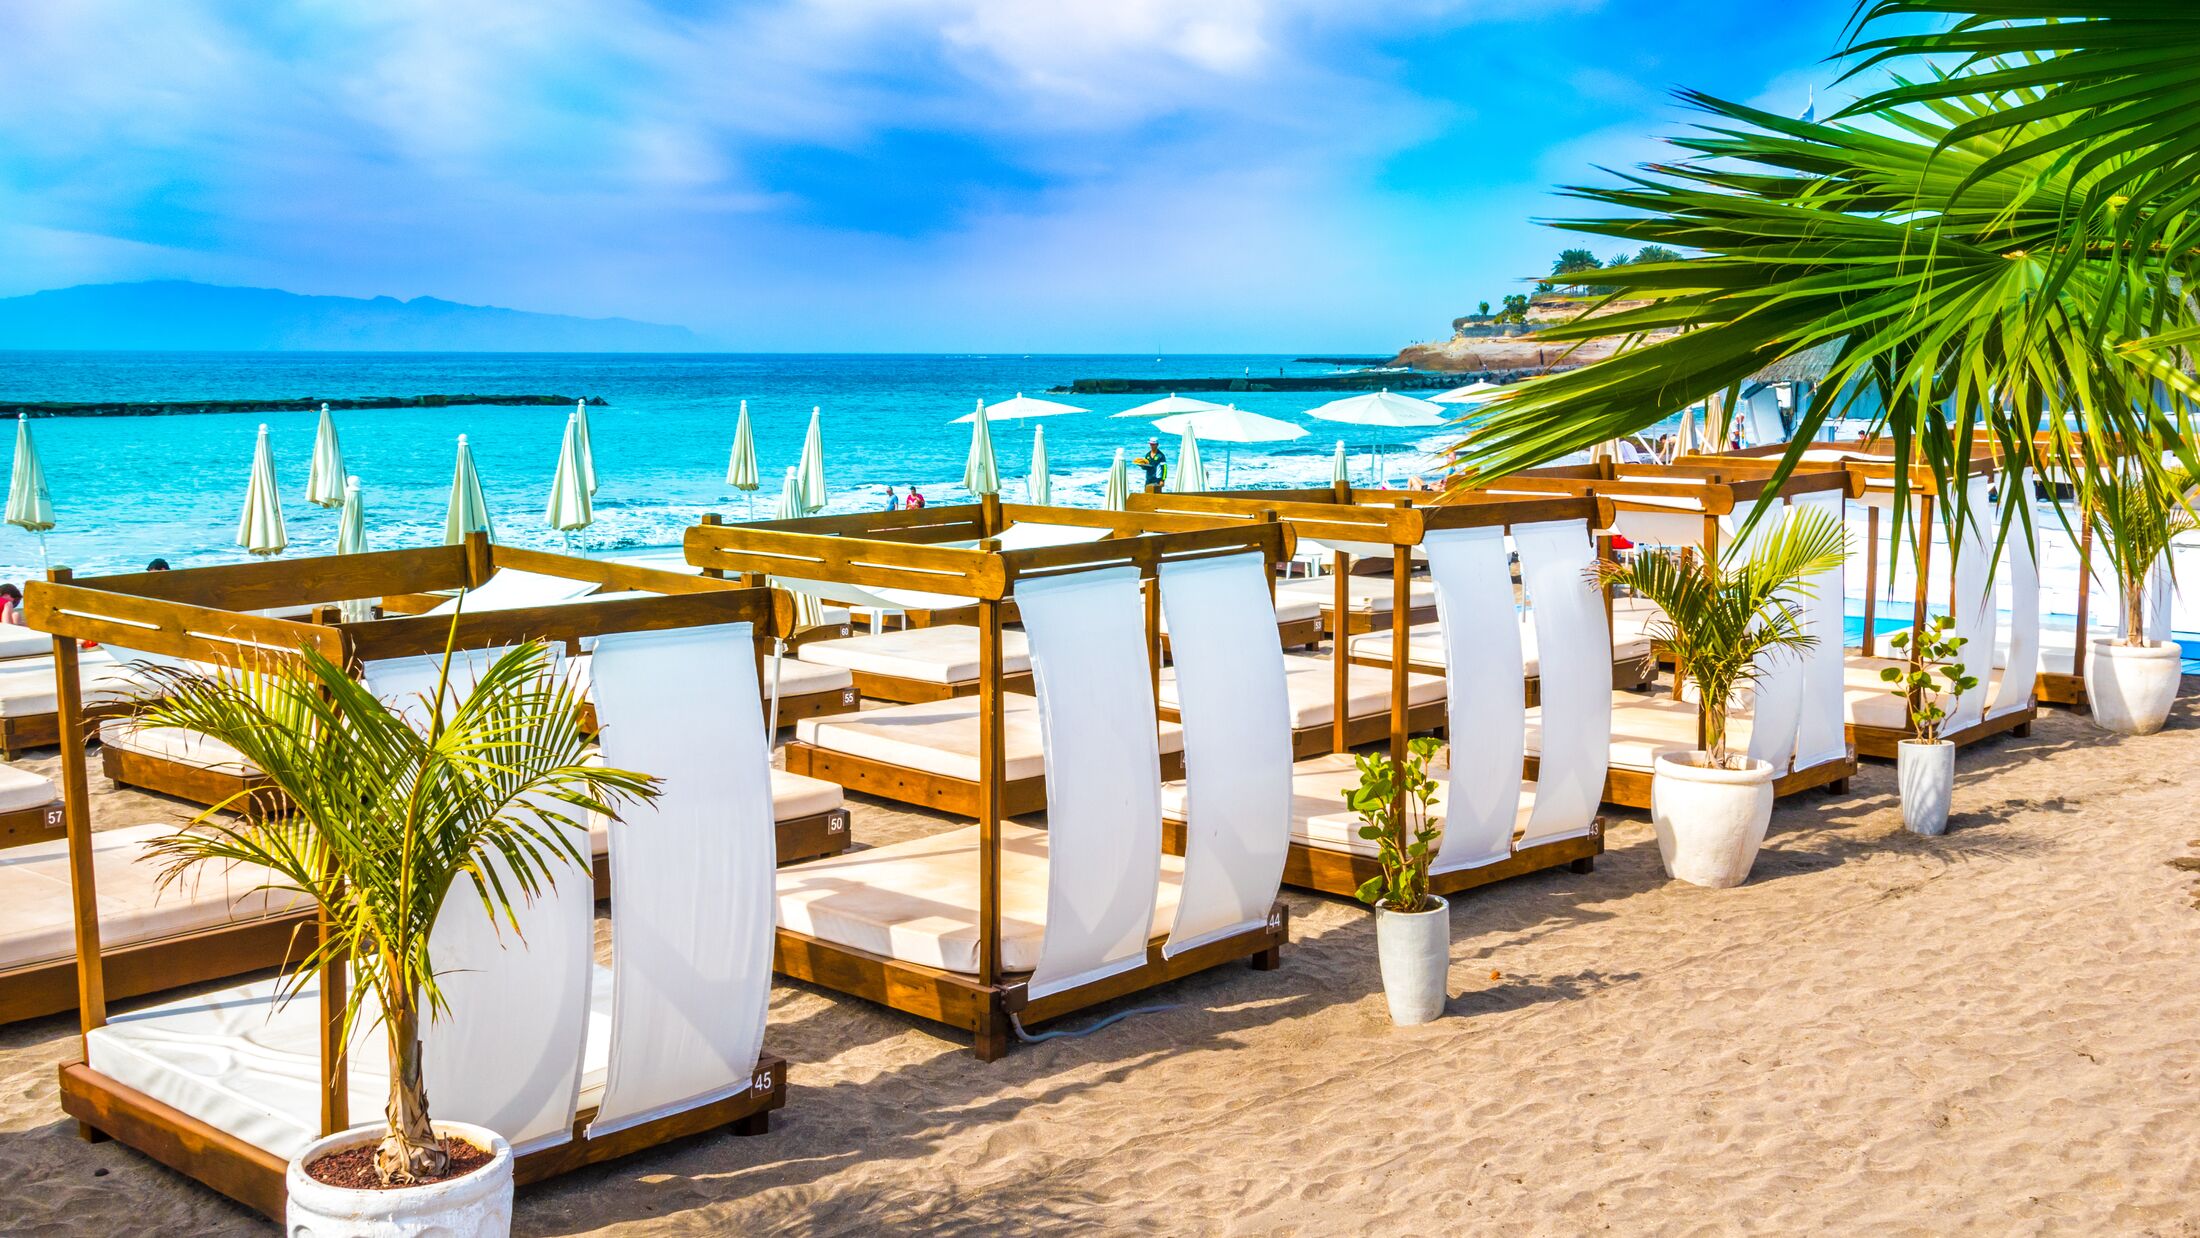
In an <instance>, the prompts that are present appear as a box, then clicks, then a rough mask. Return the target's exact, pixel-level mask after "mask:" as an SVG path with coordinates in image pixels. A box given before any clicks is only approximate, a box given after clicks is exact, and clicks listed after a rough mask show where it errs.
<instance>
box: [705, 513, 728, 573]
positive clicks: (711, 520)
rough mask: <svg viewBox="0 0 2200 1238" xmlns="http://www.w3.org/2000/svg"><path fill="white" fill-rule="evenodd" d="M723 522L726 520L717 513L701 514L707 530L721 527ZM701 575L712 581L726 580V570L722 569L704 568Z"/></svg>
mask: <svg viewBox="0 0 2200 1238" xmlns="http://www.w3.org/2000/svg"><path fill="white" fill-rule="evenodd" d="M725 522H726V518H725V517H724V516H721V515H719V514H718V513H717V512H704V513H703V520H702V523H703V524H704V526H706V527H708V528H717V527H718V526H719V525H722V524H724V523H725ZM703 575H705V576H708V577H710V578H711V579H712V580H724V579H725V578H726V569H724V568H722V567H706V568H704V569H703Z"/></svg>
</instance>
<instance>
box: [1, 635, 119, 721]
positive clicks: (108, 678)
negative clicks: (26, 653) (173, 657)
mask: <svg viewBox="0 0 2200 1238" xmlns="http://www.w3.org/2000/svg"><path fill="white" fill-rule="evenodd" d="M77 676H78V680H79V682H80V686H81V692H80V694H79V695H80V699H81V700H82V702H83V703H84V704H85V705H110V704H115V703H118V702H122V701H127V700H130V699H131V698H132V697H134V696H136V695H137V694H138V692H139V689H140V688H141V686H142V685H143V682H144V681H143V677H142V676H141V675H140V674H139V673H138V672H137V671H135V670H133V669H132V668H131V667H130V666H129V665H128V664H126V663H123V662H120V661H117V660H116V658H115V655H113V654H112V653H109V652H108V651H106V650H105V649H87V650H85V651H83V653H81V654H80V655H78V657H77ZM60 708H61V698H60V697H59V696H58V695H56V693H55V684H54V668H53V658H52V657H51V656H50V655H49V656H47V657H32V658H11V659H7V660H4V661H0V718H35V717H38V716H40V715H43V714H50V713H53V712H55V711H57V710H59V709H60Z"/></svg>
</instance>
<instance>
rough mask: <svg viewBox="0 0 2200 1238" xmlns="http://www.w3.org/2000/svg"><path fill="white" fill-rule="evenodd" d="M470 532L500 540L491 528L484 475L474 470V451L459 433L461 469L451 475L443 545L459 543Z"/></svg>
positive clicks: (444, 518) (459, 464) (444, 517)
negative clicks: (483, 483) (482, 478)
mask: <svg viewBox="0 0 2200 1238" xmlns="http://www.w3.org/2000/svg"><path fill="white" fill-rule="evenodd" d="M469 533H480V534H482V535H484V536H486V537H487V538H488V539H489V540H490V541H495V540H496V536H497V535H496V531H495V530H494V529H491V528H490V527H489V502H488V500H487V499H486V498H484V497H483V496H482V493H481V477H480V475H479V474H477V473H475V472H474V452H473V449H472V448H470V447H468V446H467V445H466V436H465V435H463V434H461V435H459V436H458V469H457V471H455V472H453V473H452V474H451V504H450V508H449V509H448V510H447V511H446V512H445V513H444V516H443V544H444V545H446V546H456V545H458V544H459V543H460V542H463V541H465V540H466V535H467V534H469Z"/></svg>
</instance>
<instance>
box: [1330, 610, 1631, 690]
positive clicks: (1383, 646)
mask: <svg viewBox="0 0 2200 1238" xmlns="http://www.w3.org/2000/svg"><path fill="white" fill-rule="evenodd" d="M1615 626H1616V624H1615ZM1396 644H1397V642H1396V641H1394V640H1392V639H1391V633H1390V632H1389V631H1388V630H1387V629H1386V630H1384V631H1380V632H1363V633H1361V634H1360V635H1358V636H1355V637H1353V638H1352V656H1353V657H1356V658H1368V659H1372V660H1379V661H1382V662H1385V663H1387V662H1389V661H1390V651H1391V648H1392V647H1393V646H1394V645H1396ZM1406 648H1407V649H1409V650H1411V651H1412V652H1411V653H1410V654H1408V657H1410V658H1411V659H1412V663H1413V665H1415V666H1427V667H1441V666H1443V665H1444V628H1443V625H1442V624H1438V623H1417V624H1415V625H1413V627H1411V628H1409V629H1407V632H1406ZM1520 653H1521V659H1522V662H1523V668H1522V669H1523V671H1524V673H1525V674H1526V675H1527V676H1528V677H1529V678H1530V679H1533V678H1535V677H1536V676H1538V675H1540V674H1542V673H1543V668H1542V663H1541V659H1540V658H1539V657H1538V656H1537V650H1536V643H1535V624H1534V623H1533V622H1531V621H1528V620H1523V621H1522V622H1521V624H1520ZM1648 656H1650V638H1649V637H1647V636H1644V635H1642V634H1641V632H1640V631H1639V630H1638V631H1636V632H1635V633H1634V634H1633V635H1631V636H1630V635H1627V634H1624V633H1620V632H1615V633H1614V634H1613V638H1612V660H1613V661H1615V662H1617V661H1620V660H1621V659H1625V658H1646V657H1648Z"/></svg>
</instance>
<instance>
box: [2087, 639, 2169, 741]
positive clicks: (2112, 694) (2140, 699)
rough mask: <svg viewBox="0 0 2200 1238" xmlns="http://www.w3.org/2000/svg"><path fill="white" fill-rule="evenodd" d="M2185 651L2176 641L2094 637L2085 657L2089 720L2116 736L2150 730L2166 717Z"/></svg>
mask: <svg viewBox="0 0 2200 1238" xmlns="http://www.w3.org/2000/svg"><path fill="white" fill-rule="evenodd" d="M2184 658H2185V651H2184V650H2183V649H2182V648H2180V647H2179V646H2178V644H2177V642H2175V641H2166V640H2165V641H2150V642H2148V643H2147V644H2144V645H2126V644H2123V643H2121V642H2120V641H2117V640H2115V639H2113V638H2110V639H2103V640H2096V641H2094V642H2093V646H2092V649H2091V651H2090V652H2089V653H2088V654H2087V655H2086V659H2085V697H2086V700H2087V702H2088V703H2090V704H2091V705H2092V707H2093V721H2094V722H2096V723H2098V724H2099V725H2100V726H2101V727H2102V728H2103V729H2104V730H2109V731H2114V732H2115V733H2116V734H2118V735H2152V734H2154V733H2155V732H2156V731H2159V730H2161V729H2162V724H2163V723H2164V722H2167V721H2169V710H2170V706H2172V705H2175V704H2176V703H2177V680H2178V676H2179V675H2181V674H2183V673H2184Z"/></svg>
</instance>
